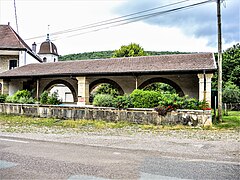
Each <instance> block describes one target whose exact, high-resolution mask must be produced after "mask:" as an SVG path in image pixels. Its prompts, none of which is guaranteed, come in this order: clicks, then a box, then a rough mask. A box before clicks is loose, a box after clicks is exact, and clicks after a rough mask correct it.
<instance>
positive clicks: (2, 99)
mask: <svg viewBox="0 0 240 180" xmlns="http://www.w3.org/2000/svg"><path fill="white" fill-rule="evenodd" d="M6 98H7V95H6V94H0V103H4V102H5V100H6Z"/></svg>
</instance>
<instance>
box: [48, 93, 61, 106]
mask: <svg viewBox="0 0 240 180" xmlns="http://www.w3.org/2000/svg"><path fill="white" fill-rule="evenodd" d="M47 103H48V104H53V105H58V104H61V100H60V99H59V97H58V93H57V92H54V93H52V94H51V95H50V96H48V101H47Z"/></svg>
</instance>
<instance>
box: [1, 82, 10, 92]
mask: <svg viewBox="0 0 240 180" xmlns="http://www.w3.org/2000/svg"><path fill="white" fill-rule="evenodd" d="M0 83H1V84H2V87H1V92H0V94H9V81H7V80H4V79H0Z"/></svg>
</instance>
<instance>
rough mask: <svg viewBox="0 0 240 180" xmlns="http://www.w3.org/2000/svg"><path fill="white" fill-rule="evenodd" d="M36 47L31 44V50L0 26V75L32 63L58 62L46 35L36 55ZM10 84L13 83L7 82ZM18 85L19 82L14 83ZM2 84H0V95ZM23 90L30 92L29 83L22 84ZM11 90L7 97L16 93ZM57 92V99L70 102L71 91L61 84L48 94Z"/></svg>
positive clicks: (55, 50) (3, 26)
mask: <svg viewBox="0 0 240 180" xmlns="http://www.w3.org/2000/svg"><path fill="white" fill-rule="evenodd" d="M36 49H37V45H36V43H33V44H32V49H31V48H30V47H29V46H28V45H27V44H26V43H25V42H24V40H23V39H22V38H21V37H20V36H19V35H18V34H17V33H16V32H15V31H14V30H13V28H12V27H11V26H10V24H8V25H0V73H1V72H5V71H8V70H11V69H14V68H17V67H21V66H24V65H27V64H32V63H49V62H58V57H59V55H58V51H57V47H56V45H55V44H54V43H53V42H52V41H51V40H50V38H49V34H47V39H46V41H44V42H42V43H41V45H40V48H39V52H38V53H36ZM9 83H10V84H12V83H13V82H9ZM15 83H20V82H15ZM2 86H3V82H0V94H1V91H2ZM21 86H22V88H23V89H29V90H31V87H29V83H28V82H26V83H23V84H22V85H21ZM16 90H17V89H12V91H10V92H9V95H12V94H13V93H15V92H16ZM53 92H58V94H59V97H60V98H61V99H62V100H63V101H65V102H72V101H73V98H72V95H71V91H70V90H69V89H68V88H67V87H66V86H63V85H61V84H57V85H55V86H54V87H53V88H52V89H51V91H50V93H53Z"/></svg>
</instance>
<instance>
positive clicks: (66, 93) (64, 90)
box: [50, 84, 74, 102]
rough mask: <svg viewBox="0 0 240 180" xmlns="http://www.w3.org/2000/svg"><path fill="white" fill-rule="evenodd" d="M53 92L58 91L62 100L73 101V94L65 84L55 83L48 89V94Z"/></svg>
mask: <svg viewBox="0 0 240 180" xmlns="http://www.w3.org/2000/svg"><path fill="white" fill-rule="evenodd" d="M54 92H57V93H58V96H59V98H60V99H61V100H62V102H74V100H73V95H72V93H71V91H70V89H69V88H68V87H67V86H65V85H63V84H58V85H55V86H54V87H53V88H52V89H51V90H50V94H52V93H54Z"/></svg>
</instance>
